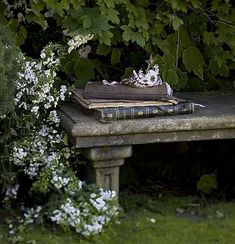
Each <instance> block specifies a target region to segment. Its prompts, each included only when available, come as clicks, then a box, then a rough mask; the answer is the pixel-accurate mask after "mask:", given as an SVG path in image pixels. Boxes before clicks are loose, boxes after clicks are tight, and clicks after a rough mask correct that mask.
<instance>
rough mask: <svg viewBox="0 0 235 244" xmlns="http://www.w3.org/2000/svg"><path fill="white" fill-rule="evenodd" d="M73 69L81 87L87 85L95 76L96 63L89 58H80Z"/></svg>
mask: <svg viewBox="0 0 235 244" xmlns="http://www.w3.org/2000/svg"><path fill="white" fill-rule="evenodd" d="M73 71H74V73H75V74H76V77H77V81H76V83H77V85H78V86H79V87H85V84H86V82H87V81H90V80H91V79H94V78H95V70H94V65H93V64H92V62H91V61H90V60H89V59H80V60H78V61H77V62H76V63H75V64H74V66H73Z"/></svg>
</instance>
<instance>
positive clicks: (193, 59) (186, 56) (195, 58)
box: [182, 46, 205, 80]
mask: <svg viewBox="0 0 235 244" xmlns="http://www.w3.org/2000/svg"><path fill="white" fill-rule="evenodd" d="M182 59H183V63H184V65H185V68H186V69H187V70H188V71H189V72H191V71H193V72H194V74H195V75H197V76H198V77H199V78H200V79H201V80H202V79H203V65H204V64H205V60H204V57H203V55H202V54H201V51H200V50H199V49H198V48H197V47H194V46H191V47H188V48H187V49H185V50H184V51H183V55H182Z"/></svg>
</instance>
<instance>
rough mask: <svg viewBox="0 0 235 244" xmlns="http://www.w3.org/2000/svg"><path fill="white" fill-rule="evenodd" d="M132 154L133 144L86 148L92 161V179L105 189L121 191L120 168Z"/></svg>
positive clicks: (85, 151) (87, 156)
mask: <svg viewBox="0 0 235 244" xmlns="http://www.w3.org/2000/svg"><path fill="white" fill-rule="evenodd" d="M131 154H132V147H131V146H116V147H110V146H106V147H97V148H88V149H85V150H84V155H85V157H86V158H87V159H88V160H89V161H90V166H91V167H90V170H89V178H90V181H91V182H93V183H95V184H96V185H98V186H99V187H101V188H103V189H104V190H114V191H116V192H117V193H118V191H119V168H120V166H121V165H123V164H124V159H125V158H128V157H130V156H131Z"/></svg>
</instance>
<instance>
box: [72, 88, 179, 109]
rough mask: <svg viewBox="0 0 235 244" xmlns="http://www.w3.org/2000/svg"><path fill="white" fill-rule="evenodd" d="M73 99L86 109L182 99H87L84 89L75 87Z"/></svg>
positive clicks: (151, 104) (161, 103)
mask: <svg viewBox="0 0 235 244" xmlns="http://www.w3.org/2000/svg"><path fill="white" fill-rule="evenodd" d="M71 98H72V100H73V101H74V102H75V103H77V104H79V105H81V106H82V107H84V108H86V109H96V108H113V107H115V108H117V107H137V106H138V107H145V106H158V105H172V104H177V103H178V102H180V101H181V100H179V99H178V98H175V99H174V100H173V99H169V100H166V99H165V100H164V99H163V100H155V101H154V100H151V101H145V100H141V101H138V100H120V99H118V100H112V99H85V98H84V90H82V89H75V90H74V91H72V96H71Z"/></svg>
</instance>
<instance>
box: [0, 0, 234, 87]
mask: <svg viewBox="0 0 235 244" xmlns="http://www.w3.org/2000/svg"><path fill="white" fill-rule="evenodd" d="M16 2H17V1H16ZM8 7H9V6H8ZM26 7H27V9H28V10H27V11H26ZM1 8H2V13H3V11H4V10H5V9H6V6H4V4H2V7H1ZM9 9H10V10H13V14H9V11H8V12H7V11H6V12H5V13H8V16H10V17H9V18H8V21H9V26H10V27H11V29H12V30H14V31H15V32H16V34H17V42H18V44H22V43H24V42H25V40H26V41H27V36H28V35H30V36H33V35H32V28H31V26H32V25H37V26H38V27H40V28H41V31H40V32H38V31H37V33H35V36H37V38H36V39H35V40H31V41H32V43H34V44H33V45H34V47H32V48H34V49H35V42H37V41H38V38H39V37H38V33H41V35H42V37H41V38H39V39H44V40H45V39H47V37H48V35H46V36H44V34H43V30H46V29H48V28H49V29H50V28H51V27H52V26H53V27H55V26H54V25H55V22H56V24H57V32H59V31H61V32H62V30H65V29H68V30H69V31H70V33H72V34H73V35H76V34H78V33H79V34H84V35H86V34H89V33H92V34H95V35H96V40H93V41H92V42H90V43H91V46H92V54H90V55H89V57H88V58H89V61H90V62H89V61H88V62H87V61H84V60H83V59H79V58H76V59H70V57H68V58H67V59H66V68H65V69H64V72H65V73H66V74H67V76H68V77H70V78H72V80H73V81H74V80H76V82H77V84H78V85H80V86H84V84H85V82H87V81H88V80H91V79H93V80H94V79H103V78H105V79H110V80H114V79H116V80H120V79H121V77H122V76H123V75H125V72H126V68H127V67H128V68H130V69H129V70H131V69H139V68H141V67H142V68H145V67H146V63H145V60H146V59H148V57H149V54H150V53H151V54H153V56H154V58H155V60H156V62H157V63H158V64H159V65H160V71H161V74H162V76H163V78H164V80H166V81H167V82H169V83H170V84H171V85H172V86H173V88H174V89H175V90H182V89H187V90H208V89H209V90H211V89H225V88H230V89H231V87H232V85H233V76H234V70H235V59H234V48H235V18H234V16H235V8H234V6H233V4H232V1H230V0H226V1H224V0H212V1H205V0H187V1H182V0H168V1H160V0H157V1H153V0H144V1H139V0H135V1H129V0H109V1H105V0H97V1H85V0H67V1H53V0H50V1H48V0H40V1H39V0H38V1H35V0H29V1H28V4H27V6H24V5H23V6H21V7H18V8H15V9H13V7H10V8H9ZM29 9H30V11H29ZM52 13H53V14H52ZM19 14H20V15H19ZM19 16H23V17H24V21H22V18H21V20H20V21H18V20H19ZM52 20H53V21H52ZM1 21H6V19H4V18H3V20H1ZM38 27H37V29H38ZM29 30H30V31H29ZM44 33H47V32H44ZM53 33H56V30H55V28H54V31H53ZM36 34H37V35H36ZM60 37H61V36H60ZM58 38H59V35H58ZM48 41H50V40H48ZM54 41H56V40H54ZM57 41H66V40H65V38H63V40H62V38H61V39H58V40H57ZM38 44H39V43H38ZM39 45H40V44H39ZM136 54H138V57H137V58H134V59H133V57H134V56H135V55H136ZM77 57H78V55H77ZM129 70H127V72H128V73H129ZM125 76H126V75H125ZM227 80H229V82H227Z"/></svg>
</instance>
